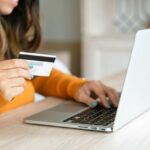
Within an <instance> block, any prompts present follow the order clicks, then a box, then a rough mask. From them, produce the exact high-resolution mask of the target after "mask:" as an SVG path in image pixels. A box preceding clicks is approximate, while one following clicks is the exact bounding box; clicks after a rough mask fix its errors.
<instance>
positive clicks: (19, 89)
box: [4, 86, 24, 101]
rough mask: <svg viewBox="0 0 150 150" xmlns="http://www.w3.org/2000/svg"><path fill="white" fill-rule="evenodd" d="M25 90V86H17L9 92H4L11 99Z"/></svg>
mask: <svg viewBox="0 0 150 150" xmlns="http://www.w3.org/2000/svg"><path fill="white" fill-rule="evenodd" d="M23 91H24V87H21V86H20V87H15V88H10V89H9V90H8V92H5V93H4V97H5V98H6V99H7V100H8V101H11V100H12V99H13V98H14V97H15V96H18V95H20V94H21V93H22V92H23Z"/></svg>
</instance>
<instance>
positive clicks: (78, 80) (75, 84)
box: [67, 78, 87, 98]
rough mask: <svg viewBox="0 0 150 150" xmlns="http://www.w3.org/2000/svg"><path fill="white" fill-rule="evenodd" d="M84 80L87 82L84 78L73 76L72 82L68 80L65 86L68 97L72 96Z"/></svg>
mask: <svg viewBox="0 0 150 150" xmlns="http://www.w3.org/2000/svg"><path fill="white" fill-rule="evenodd" d="M86 82H87V80H86V79H85V78H75V79H74V80H73V81H72V82H70V83H69V86H68V88H67V92H68V95H69V97H71V98H74V96H75V94H76V92H77V91H78V90H79V89H80V87H81V86H82V85H83V84H85V83H86Z"/></svg>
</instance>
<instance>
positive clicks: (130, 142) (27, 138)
mask: <svg viewBox="0 0 150 150" xmlns="http://www.w3.org/2000/svg"><path fill="white" fill-rule="evenodd" d="M111 83H114V82H111ZM61 102H63V101H62V100H61V99H57V98H53V97H50V98H47V99H46V100H44V101H42V102H39V103H33V104H29V105H26V106H23V107H21V108H19V109H16V110H13V111H11V112H8V113H4V114H2V115H0V150H91V149H92V150H109V149H110V150H149V149H150V111H149V112H147V113H145V114H144V115H142V116H141V117H139V118H138V119H136V120H134V121H133V122H131V123H130V124H128V125H127V126H125V127H123V128H121V129H120V130H118V131H117V132H115V133H100V132H91V131H84V130H75V129H67V128H56V127H47V126H37V125H28V124H24V123H23V120H24V118H25V117H27V116H30V115H32V114H34V113H36V112H39V111H41V110H44V109H47V108H50V107H53V106H56V105H57V104H59V103H61Z"/></svg>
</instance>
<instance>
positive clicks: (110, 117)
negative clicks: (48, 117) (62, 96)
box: [63, 105, 117, 126]
mask: <svg viewBox="0 0 150 150" xmlns="http://www.w3.org/2000/svg"><path fill="white" fill-rule="evenodd" d="M116 110H117V109H116V108H114V107H111V108H109V109H106V108H104V107H103V106H102V105H98V106H97V107H95V108H93V109H91V108H89V109H87V110H85V111H83V112H81V113H79V114H76V115H74V116H72V117H70V118H67V119H65V120H64V121H63V122H68V123H79V124H92V125H103V126H107V125H108V124H110V123H112V122H114V119H115V115H116Z"/></svg>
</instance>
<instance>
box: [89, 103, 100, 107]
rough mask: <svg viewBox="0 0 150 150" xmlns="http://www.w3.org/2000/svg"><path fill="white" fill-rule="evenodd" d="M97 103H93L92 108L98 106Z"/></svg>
mask: <svg viewBox="0 0 150 150" xmlns="http://www.w3.org/2000/svg"><path fill="white" fill-rule="evenodd" d="M97 104H98V103H97V102H92V103H91V104H90V107H92V108H94V107H96V106H97Z"/></svg>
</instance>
